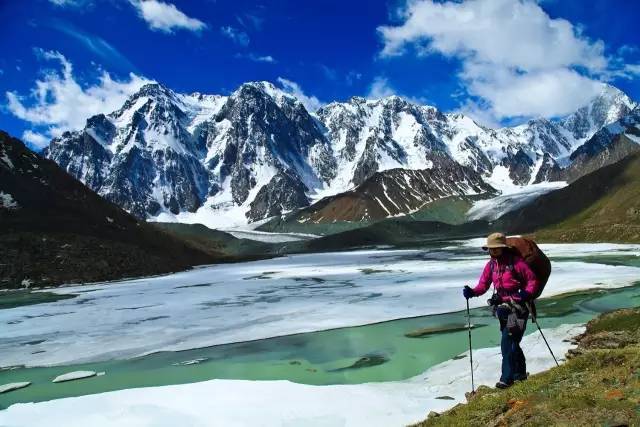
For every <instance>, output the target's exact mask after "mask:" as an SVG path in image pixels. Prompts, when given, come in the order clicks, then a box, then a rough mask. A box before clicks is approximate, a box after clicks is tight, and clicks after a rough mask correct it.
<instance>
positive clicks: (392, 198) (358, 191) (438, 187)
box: [298, 155, 495, 222]
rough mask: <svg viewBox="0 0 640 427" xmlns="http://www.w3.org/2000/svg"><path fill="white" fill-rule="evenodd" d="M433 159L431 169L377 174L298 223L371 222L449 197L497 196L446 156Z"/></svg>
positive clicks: (301, 217)
mask: <svg viewBox="0 0 640 427" xmlns="http://www.w3.org/2000/svg"><path fill="white" fill-rule="evenodd" d="M433 159H434V162H433V167H432V168H431V169H423V170H406V169H391V170H387V171H384V172H376V173H375V174H374V175H373V176H372V177H371V178H369V179H367V180H366V181H365V182H363V183H362V184H360V185H359V186H358V187H356V188H355V189H353V190H351V191H348V192H345V193H341V194H338V195H336V196H332V197H328V198H326V199H323V200H321V201H320V202H318V203H316V204H314V205H313V206H311V207H309V208H308V209H305V210H303V211H302V212H301V213H300V215H299V218H298V221H300V222H307V221H311V222H333V221H372V220H379V219H383V218H386V217H389V216H398V215H403V214H406V213H410V212H415V211H417V210H418V209H420V208H421V207H422V206H424V205H425V204H427V203H429V202H430V201H433V200H437V199H440V198H443V197H447V196H450V195H467V194H482V193H489V194H492V193H495V190H494V189H493V188H492V187H491V186H490V185H488V184H486V183H485V182H484V181H483V180H482V178H481V176H480V175H479V174H478V173H477V172H475V171H474V170H473V169H470V168H467V167H464V166H460V165H459V164H457V163H456V162H454V161H453V160H451V159H449V158H448V157H446V156H445V155H440V156H439V157H434V158H433Z"/></svg>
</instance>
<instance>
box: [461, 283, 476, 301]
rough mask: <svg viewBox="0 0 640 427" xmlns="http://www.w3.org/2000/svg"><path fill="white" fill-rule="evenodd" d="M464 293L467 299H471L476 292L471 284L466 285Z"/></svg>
mask: <svg viewBox="0 0 640 427" xmlns="http://www.w3.org/2000/svg"><path fill="white" fill-rule="evenodd" d="M462 295H464V297H465V298H466V299H469V298H472V297H475V296H476V293H475V292H473V289H471V288H470V287H469V286H465V287H464V288H462Z"/></svg>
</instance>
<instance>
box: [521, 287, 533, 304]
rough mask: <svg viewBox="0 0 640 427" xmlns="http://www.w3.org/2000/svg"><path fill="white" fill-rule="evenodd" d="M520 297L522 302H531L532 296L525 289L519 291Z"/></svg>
mask: <svg viewBox="0 0 640 427" xmlns="http://www.w3.org/2000/svg"><path fill="white" fill-rule="evenodd" d="M518 297H520V301H523V302H524V301H529V300H531V294H530V293H529V292H527V291H525V290H524V289H520V290H519V291H518Z"/></svg>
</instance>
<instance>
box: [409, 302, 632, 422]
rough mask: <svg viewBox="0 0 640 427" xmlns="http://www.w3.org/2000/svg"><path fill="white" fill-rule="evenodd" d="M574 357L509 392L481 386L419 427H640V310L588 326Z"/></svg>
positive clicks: (603, 317) (616, 313)
mask: <svg viewBox="0 0 640 427" xmlns="http://www.w3.org/2000/svg"><path fill="white" fill-rule="evenodd" d="M569 356H571V357H570V358H569V360H568V362H566V363H564V364H563V365H561V366H560V367H557V368H553V369H550V370H549V371H546V372H543V373H540V374H537V375H532V376H531V377H530V378H529V379H528V380H527V381H525V382H520V383H516V384H515V385H514V386H513V387H511V388H509V389H507V390H503V391H500V390H496V389H491V388H488V387H481V388H480V389H479V390H478V392H477V394H476V395H475V396H474V397H473V398H472V399H471V401H470V402H469V403H468V404H460V405H458V406H456V407H454V408H453V409H451V410H450V411H448V412H445V413H444V414H442V415H440V416H436V417H429V418H428V419H427V420H425V421H423V422H422V423H419V424H417V425H419V426H459V425H469V426H502V425H504V426H507V425H508V426H520V425H534V426H538V425H540V426H548V425H554V426H556V425H561V426H575V425H640V309H639V308H635V309H624V310H617V311H614V312H611V313H607V314H603V315H601V316H599V317H598V318H596V319H594V320H592V321H591V322H589V323H588V324H587V331H586V332H585V334H583V335H582V336H581V337H580V338H579V344H578V348H577V349H575V350H574V351H572V352H570V355H569Z"/></svg>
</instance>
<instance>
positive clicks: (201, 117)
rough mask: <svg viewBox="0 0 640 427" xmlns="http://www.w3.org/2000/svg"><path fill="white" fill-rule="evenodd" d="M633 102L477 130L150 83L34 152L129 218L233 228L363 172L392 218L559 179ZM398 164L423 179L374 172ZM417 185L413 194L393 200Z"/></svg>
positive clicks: (432, 113)
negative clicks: (438, 201) (439, 202)
mask: <svg viewBox="0 0 640 427" xmlns="http://www.w3.org/2000/svg"><path fill="white" fill-rule="evenodd" d="M634 106H635V104H634V103H633V102H632V101H631V100H630V99H629V98H628V97H626V95H624V94H623V93H622V92H620V91H619V90H618V89H616V88H613V87H611V86H604V87H603V91H602V93H601V94H600V95H599V96H598V97H596V98H595V99H594V100H593V101H592V102H591V103H589V104H588V105H587V106H585V107H583V108H581V109H579V110H578V111H577V112H576V113H574V114H572V115H571V116H569V117H566V118H564V119H562V120H557V121H550V120H546V119H537V120H532V121H529V122H528V123H525V124H522V125H520V126H516V127H511V128H502V129H489V128H486V127H483V126H481V125H479V124H477V123H476V122H474V121H473V120H472V119H470V118H469V117H466V116H464V115H462V114H453V113H442V112H440V111H439V110H437V109H436V108H435V107H431V106H423V105H417V104H415V103H412V102H409V101H407V100H405V99H403V98H400V97H397V96H391V97H387V98H382V99H379V100H366V99H364V98H358V97H354V98H351V99H350V100H348V101H347V102H334V103H331V104H328V105H326V106H325V107H322V108H321V109H319V110H318V111H317V112H314V113H310V112H308V111H307V110H306V109H305V107H304V106H303V104H302V103H301V102H300V101H299V100H298V99H296V98H295V97H294V96H292V95H290V94H287V93H285V92H284V91H283V90H281V89H278V88H277V87H275V86H274V85H273V84H271V83H268V82H251V83H245V84H243V85H241V86H240V87H239V88H238V89H237V90H236V91H235V92H233V93H232V94H230V95H229V96H219V95H203V94H199V93H194V94H189V95H185V94H178V93H175V92H173V91H172V90H170V89H168V88H166V87H164V86H162V85H160V84H157V83H153V84H148V85H145V86H144V87H142V88H141V89H140V90H139V91H138V92H137V93H135V94H134V95H132V96H131V97H130V98H129V99H128V100H127V101H126V102H125V104H124V105H123V106H122V107H121V108H120V109H119V110H117V111H114V112H111V113H108V114H100V115H96V116H93V117H91V118H89V119H88V120H87V124H86V126H85V128H84V129H83V130H80V131H75V132H67V133H65V134H63V135H62V136H61V137H59V138H56V139H54V140H53V141H52V142H51V144H50V146H49V147H48V148H47V150H46V151H45V153H44V154H45V155H46V156H47V157H49V158H51V159H53V160H55V161H56V162H57V163H58V164H59V165H60V166H62V167H63V168H64V169H66V170H67V171H68V172H69V173H70V174H72V175H73V176H75V177H76V178H78V179H80V180H81V181H83V182H84V183H85V184H86V185H88V186H89V187H90V188H92V189H93V190H95V191H96V192H98V193H99V194H100V195H102V196H104V197H106V198H107V199H109V200H111V201H113V202H115V203H117V204H119V205H120V206H122V207H124V208H125V209H127V210H128V211H130V212H132V213H134V214H135V215H137V216H139V217H150V218H159V219H162V220H166V219H171V220H175V219H177V220H179V221H186V222H195V221H197V222H204V223H206V224H208V225H212V226H232V225H238V224H241V223H246V222H247V221H249V222H253V221H258V220H262V219H265V218H268V217H271V216H274V215H278V214H281V213H283V212H287V211H291V210H294V209H298V208H301V207H305V206H308V205H309V204H310V203H313V202H317V201H318V200H320V199H322V198H323V197H326V196H335V195H338V194H340V193H344V192H347V191H356V190H357V188H369V186H367V185H365V184H366V183H367V181H368V180H370V179H372V178H373V177H374V175H376V174H378V175H377V176H378V178H377V179H378V182H379V183H383V184H384V185H388V186H391V187H392V188H394V190H393V191H386V190H385V198H388V199H389V202H380V206H378V207H377V208H375V209H377V210H378V211H381V212H391V210H393V213H390V215H397V214H402V213H407V212H409V211H411V210H415V209H417V208H419V207H420V206H419V205H420V203H419V201H418V199H420V197H422V198H424V203H426V202H427V201H431V200H434V199H435V198H440V197H446V196H450V195H463V194H478V193H482V192H487V193H495V192H496V191H500V190H502V189H504V188H510V187H513V186H521V185H527V184H530V183H536V182H543V181H549V180H554V179H558V178H561V166H565V165H567V164H568V163H569V162H570V161H571V159H570V156H571V153H573V152H574V151H575V149H576V147H579V146H580V145H581V144H583V143H584V142H585V141H587V140H588V139H589V138H591V136H593V135H594V134H595V133H596V132H597V131H599V130H600V129H601V128H602V127H603V126H606V125H610V124H611V123H614V122H616V121H617V120H619V119H620V118H622V117H623V116H624V115H625V114H627V113H629V111H630V110H631V109H632V108H633V107H634ZM443 165H446V167H445V166H443ZM443 167H445V170H447V171H448V172H449V173H451V174H452V175H451V179H454V178H453V177H454V176H462V177H465V180H466V182H467V184H468V185H458V184H457V183H454V185H446V182H445V181H446V176H445V175H443V174H442V173H438V172H437V169H439V168H440V169H442V168H443ZM398 169H407V170H414V171H423V172H421V173H417V174H410V175H411V177H410V178H408V175H407V174H406V173H405V174H403V173H398V172H393V173H392V172H389V173H387V171H394V170H398ZM431 169H434V170H433V171H432V172H429V173H425V172H424V171H429V170H431ZM380 174H382V175H383V176H384V175H385V174H386V175H388V176H387V177H386V178H385V179H381V178H380V176H381V175H380ZM434 177H437V179H436V178H434ZM390 179H391V180H395V181H394V184H393V185H391V184H390V181H389V180H390ZM416 179H417V180H420V179H422V180H423V181H424V182H422V183H418V182H417V181H416ZM434 179H436V181H437V182H436V181H434ZM401 181H402V182H401ZM427 184H429V185H430V186H429V185H427ZM363 185H364V187H363ZM407 185H408V186H409V187H407ZM374 187H376V186H375V185H373V187H372V188H374ZM417 187H420V188H421V190H420V191H421V192H426V193H425V194H423V195H421V196H420V197H417V196H416V197H413V196H412V197H411V198H412V199H413V200H412V201H411V203H406V200H404V201H403V199H406V196H407V194H406V192H407V191H409V190H407V188H417ZM430 188H431V190H429V189H430ZM401 193H403V194H401ZM372 194H377V192H376V191H373V193H372ZM421 194H422V193H421ZM394 203H395V205H396V206H401V205H402V206H404V207H403V208H399V209H396V208H395V207H393V206H394ZM403 203H404V204H403ZM389 208H392V209H391V210H389ZM370 209H374V208H372V207H370Z"/></svg>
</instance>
